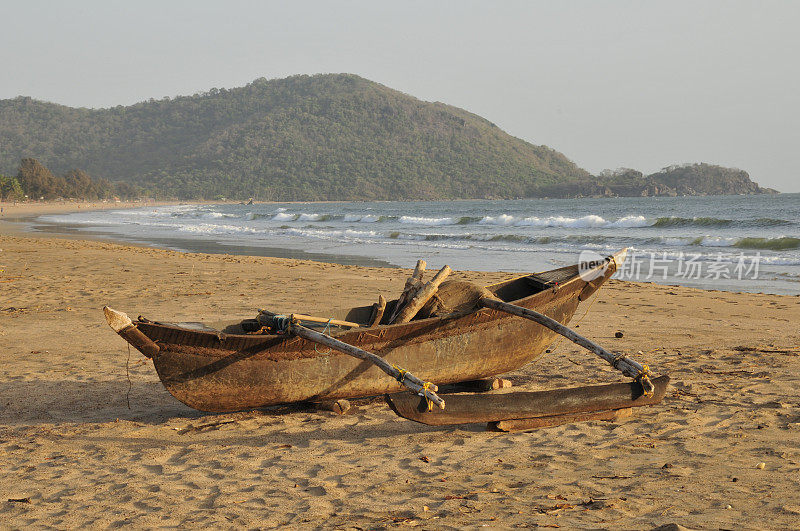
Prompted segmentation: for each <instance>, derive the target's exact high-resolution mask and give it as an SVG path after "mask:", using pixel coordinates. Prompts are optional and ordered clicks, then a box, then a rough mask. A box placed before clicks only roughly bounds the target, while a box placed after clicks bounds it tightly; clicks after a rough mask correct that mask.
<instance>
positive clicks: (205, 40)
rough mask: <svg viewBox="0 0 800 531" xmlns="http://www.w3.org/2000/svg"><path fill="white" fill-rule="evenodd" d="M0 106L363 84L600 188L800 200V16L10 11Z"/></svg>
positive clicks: (700, 9) (758, 8) (661, 7)
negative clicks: (704, 183)
mask: <svg viewBox="0 0 800 531" xmlns="http://www.w3.org/2000/svg"><path fill="white" fill-rule="evenodd" d="M2 12H3V19H4V20H3V22H4V23H3V24H2V30H0V98H11V97H15V96H18V95H26V96H32V97H34V98H38V99H43V100H48V101H54V102H57V103H62V104H66V105H72V106H85V107H108V106H113V105H118V104H130V103H134V102H137V101H141V100H145V99H148V98H150V97H154V98H160V97H163V96H175V95H179V94H184V95H185V94H193V93H196V92H201V91H205V90H207V89H209V88H212V87H226V88H230V87H236V86H241V85H244V84H246V83H248V82H250V81H252V80H253V79H255V78H258V77H267V78H274V77H285V76H287V75H291V74H298V73H308V74H311V73H318V72H352V73H355V74H359V75H361V76H363V77H366V78H369V79H372V80H375V81H378V82H380V83H383V84H385V85H388V86H390V87H392V88H395V89H398V90H401V91H403V92H406V93H408V94H411V95H412V96H416V97H418V98H421V99H424V100H429V101H442V102H445V103H449V104H451V105H456V106H458V107H463V108H465V109H467V110H469V111H472V112H474V113H477V114H480V115H481V116H484V117H485V118H487V119H489V120H491V121H493V122H494V123H496V124H497V125H498V126H500V127H502V128H503V129H505V130H506V131H508V132H509V133H511V134H513V135H515V136H518V137H520V138H523V139H525V140H527V141H529V142H532V143H534V144H546V145H548V146H551V147H553V148H555V149H557V150H559V151H562V152H563V153H565V154H566V155H567V156H568V157H570V158H571V159H572V160H574V161H575V162H576V163H578V164H579V165H580V166H582V167H584V168H586V169H588V170H589V171H592V172H597V171H599V170H602V169H604V168H617V167H621V166H627V167H633V168H637V169H640V170H642V171H644V172H651V171H655V170H657V169H659V168H661V167H663V166H666V165H669V164H674V163H683V162H701V161H702V162H710V163H716V164H722V165H725V166H736V167H740V168H743V169H746V170H748V171H749V172H750V174H751V177H752V178H753V179H754V180H755V181H757V182H759V183H761V184H762V185H766V186H772V187H775V188H778V189H780V190H781V191H794V192H796V191H800V169H798V167H799V166H800V161H798V157H797V155H798V153H799V152H800V130H799V129H798V127H800V1H784V2H777V1H758V2H756V1H753V2H739V1H731V0H726V1H721V2H710V1H707V2H697V1H691V2H679V1H674V0H671V1H665V2H639V1H635V2H634V1H631V2H623V1H618V2H612V1H607V2H600V1H587V2H562V1H552V2H497V1H493V2H489V1H486V2H481V3H477V2H434V1H430V0H428V1H425V2H407V1H403V2H399V1H397V2H391V3H388V2H385V3H384V2H377V1H374V0H373V1H367V2H331V1H325V2H298V1H295V2H288V1H287V2H281V3H278V2H275V3H272V2H243V1H239V2H233V1H225V2H220V1H214V2H199V1H193V2H167V1H164V0H162V1H157V2H149V1H136V2H130V1H126V2H115V1H108V0H103V1H96V2H95V1H85V2H77V1H76V2H60V1H59V2H57V1H53V2H36V1H31V0H26V1H25V2H19V1H17V2H13V1H8V0H6V1H4V2H3V7H2Z"/></svg>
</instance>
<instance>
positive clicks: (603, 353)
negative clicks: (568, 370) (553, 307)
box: [480, 297, 650, 392]
mask: <svg viewBox="0 0 800 531" xmlns="http://www.w3.org/2000/svg"><path fill="white" fill-rule="evenodd" d="M480 303H481V305H482V306H484V307H486V308H492V309H494V310H499V311H501V312H506V313H510V314H512V315H516V316H518V317H523V318H525V319H529V320H531V321H534V322H536V323H539V324H540V325H542V326H546V327H547V328H549V329H550V330H552V331H553V332H556V333H558V334H561V335H562V336H564V337H566V338H567V339H569V340H570V341H572V342H573V343H575V344H577V345H580V346H582V347H583V348H585V349H587V350H589V351H590V352H594V353H595V354H597V355H598V356H600V357H601V358H603V359H604V360H606V361H607V362H608V363H609V364H611V366H612V367H614V368H615V369H617V370H619V371H620V372H622V374H624V375H625V376H628V377H630V378H639V377H640V376H642V375H643V374H646V373H647V370H646V367H645V366H644V365H642V364H640V363H639V362H637V361H635V360H633V359H631V358H629V357H628V356H619V355H616V354H613V353H612V352H609V351H608V350H606V349H605V348H603V347H602V346H600V345H598V344H597V343H595V342H594V341H592V340H590V339H587V338H585V337H583V336H582V335H580V334H578V333H577V332H575V331H574V330H572V329H571V328H569V327H567V326H564V325H563V324H561V323H559V322H558V321H556V320H555V319H551V318H550V317H547V316H546V315H544V314H541V313H539V312H537V311H535V310H530V309H528V308H523V307H521V306H517V305H514V304H510V303H507V302H503V301H501V300H497V299H493V298H489V297H484V298H482V299H481V300H480ZM643 380H644V379H643ZM642 383H643V385H645V386H648V385H649V384H648V383H647V382H644V381H643V382H642ZM645 391H646V392H650V389H649V388H645Z"/></svg>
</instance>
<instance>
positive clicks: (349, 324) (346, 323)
mask: <svg viewBox="0 0 800 531" xmlns="http://www.w3.org/2000/svg"><path fill="white" fill-rule="evenodd" d="M289 318H290V319H291V320H295V319H296V320H298V321H308V322H310V323H326V324H331V325H333V326H346V327H348V328H358V327H359V326H361V325H360V324H358V323H354V322H352V321H342V320H339V319H328V318H325V317H316V316H314V315H305V314H302V313H293V314H291V315H290V316H289Z"/></svg>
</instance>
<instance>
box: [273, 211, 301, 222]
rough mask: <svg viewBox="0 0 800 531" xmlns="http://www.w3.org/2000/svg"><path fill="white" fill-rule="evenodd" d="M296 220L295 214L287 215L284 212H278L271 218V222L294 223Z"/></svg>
mask: <svg viewBox="0 0 800 531" xmlns="http://www.w3.org/2000/svg"><path fill="white" fill-rule="evenodd" d="M295 219H297V214H287V213H286V212H278V213H277V214H275V215H274V216H273V217H272V221H294V220H295Z"/></svg>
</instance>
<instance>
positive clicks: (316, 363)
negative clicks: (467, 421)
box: [118, 255, 618, 412]
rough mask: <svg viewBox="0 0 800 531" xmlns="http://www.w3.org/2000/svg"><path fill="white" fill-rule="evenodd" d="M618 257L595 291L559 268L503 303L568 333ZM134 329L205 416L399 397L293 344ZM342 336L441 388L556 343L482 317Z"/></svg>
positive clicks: (370, 375) (354, 365)
mask: <svg viewBox="0 0 800 531" xmlns="http://www.w3.org/2000/svg"><path fill="white" fill-rule="evenodd" d="M616 256H617V255H615V257H616ZM615 257H609V260H610V261H611V263H612V265H613V267H610V268H608V269H607V270H604V271H605V273H604V274H603V275H602V276H601V277H600V278H594V279H593V280H592V281H591V283H590V282H587V281H584V280H583V279H581V278H580V276H579V275H578V270H577V266H573V268H561V269H559V270H554V271H552V272H547V273H546V274H551V275H552V274H555V276H551V277H550V280H552V282H549V283H548V284H546V285H545V286H544V287H540V288H538V290H537V291H531V292H530V293H532V294H530V295H523V296H522V298H516V297H511V298H509V297H506V298H505V300H511V301H513V303H514V304H516V305H519V306H522V307H525V308H530V309H533V310H536V311H538V312H541V313H543V314H545V315H547V316H549V317H551V318H553V319H555V320H557V321H559V322H560V323H563V324H566V323H568V322H569V321H570V319H571V318H572V317H573V315H574V314H575V311H576V310H577V307H578V304H579V303H580V302H581V301H582V300H586V298H587V296H588V295H587V294H590V293H591V292H594V290H596V289H597V288H599V287H600V285H601V284H602V283H603V282H605V280H607V279H608V278H609V277H610V276H611V275H612V274H613V273H614V270H615V269H616V265H617V262H618V260H617V259H616V258H615ZM539 275H544V274H539ZM527 278H530V277H520V279H516V280H515V281H509V282H507V283H503V284H501V285H497V287H496V292H497V293H498V296H502V295H509V294H510V291H509V289H510V288H509V286H510V287H513V286H515V285H518V284H519V282H520V281H522V280H523V279H527ZM556 278H557V279H558V280H557V281H556V280H553V279H556ZM514 282H517V284H514ZM504 290H505V291H504ZM126 319H127V317H126ZM128 322H129V321H128ZM132 326H133V327H135V329H136V330H137V331H139V332H141V333H142V334H144V336H146V337H147V338H149V340H151V341H152V342H153V343H154V345H152V346H153V350H155V351H156V353H155V354H154V355H152V360H153V364H154V366H155V369H156V371H157V372H158V376H159V378H160V379H161V381H162V383H163V384H164V386H165V387H166V389H167V390H168V391H169V392H170V393H171V394H172V395H173V396H174V397H175V398H176V399H178V400H180V401H181V402H183V403H184V404H186V405H187V406H189V407H192V408H194V409H198V410H201V411H209V412H229V411H238V410H243V409H254V408H259V407H265V406H271V405H278V404H287V403H293V402H301V401H317V400H330V399H337V398H356V397H362V396H375V395H381V394H387V393H396V392H398V391H400V390H401V389H402V386H401V385H400V384H399V382H397V381H396V380H394V379H392V378H390V377H388V376H387V375H386V374H385V373H384V372H383V371H381V370H380V369H378V368H377V367H375V366H374V365H372V364H370V363H368V362H366V361H362V360H359V359H356V358H353V357H351V356H348V355H346V354H343V353H340V352H338V351H329V350H327V349H325V348H324V347H321V346H319V345H317V344H315V343H313V342H310V341H307V340H305V339H302V338H300V337H296V336H276V335H241V334H227V335H226V334H224V333H222V332H217V331H209V330H193V329H189V328H184V327H180V326H176V325H167V324H159V323H154V322H151V321H148V320H143V319H140V320H139V321H136V322H134V323H132ZM118 332H119V330H118ZM119 333H120V335H123V334H122V332H119ZM137 333H138V332H137ZM123 337H125V335H123ZM335 337H336V338H337V339H339V340H340V341H343V342H345V343H348V344H351V345H355V346H357V347H360V348H362V349H364V350H367V351H369V352H372V353H374V354H376V355H378V356H381V357H383V358H384V359H386V360H387V361H389V362H390V363H393V364H395V365H397V366H398V367H402V368H404V369H406V370H408V371H410V372H412V373H413V374H414V375H416V376H418V377H419V378H422V379H424V380H427V381H431V382H434V383H436V384H437V385H441V384H448V383H456V382H462V381H467V380H475V379H479V378H487V377H490V376H496V375H499V374H503V373H507V372H510V371H513V370H516V369H518V368H520V367H522V366H523V365H525V364H527V363H529V362H531V361H534V360H536V359H537V358H539V357H541V356H542V355H543V354H544V352H545V349H546V348H547V347H548V345H550V344H551V343H552V342H553V341H554V339H555V338H556V334H555V333H554V332H552V331H551V330H549V329H547V328H545V327H543V326H541V325H539V324H537V323H535V322H532V321H529V320H527V319H521V318H519V317H515V316H512V315H509V314H507V313H503V312H500V311H497V310H493V309H489V308H484V309H481V310H478V311H474V312H471V313H467V314H466V315H461V316H456V317H449V318H436V317H434V318H428V319H421V320H417V321H411V322H408V323H404V324H399V325H379V326H374V327H370V328H356V329H352V330H349V331H346V332H343V333H341V334H337V335H336V336H335ZM156 345H157V346H156ZM140 350H142V349H141V348H140ZM143 352H144V351H143Z"/></svg>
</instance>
